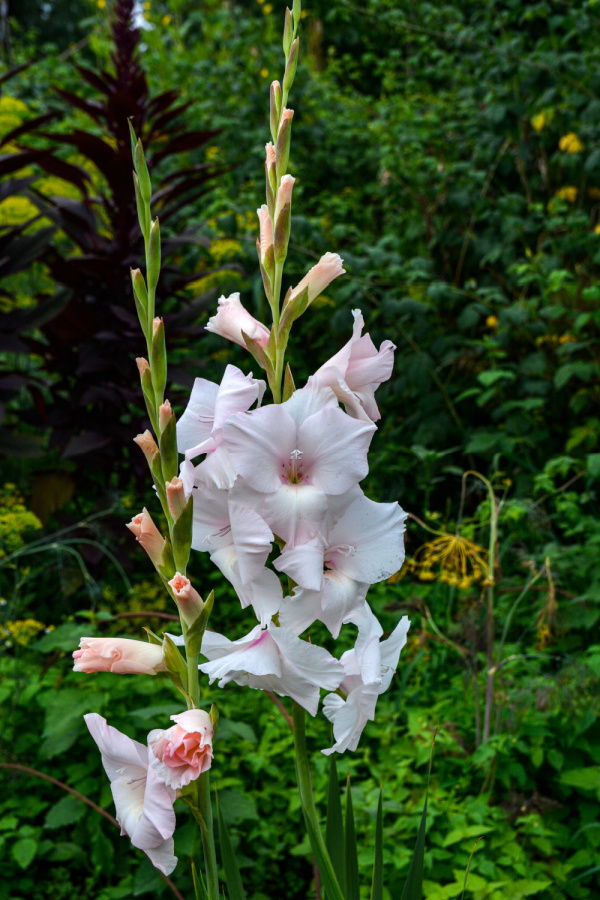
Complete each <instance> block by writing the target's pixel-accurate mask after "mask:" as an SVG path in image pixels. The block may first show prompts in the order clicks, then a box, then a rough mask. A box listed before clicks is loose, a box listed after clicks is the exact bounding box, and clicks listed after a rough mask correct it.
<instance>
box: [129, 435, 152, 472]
mask: <svg viewBox="0 0 600 900" xmlns="http://www.w3.org/2000/svg"><path fill="white" fill-rule="evenodd" d="M133 441H134V443H135V444H137V445H138V447H139V448H140V449H141V451H142V453H143V454H144V456H145V457H146V459H147V461H148V465H149V466H150V467H151V468H152V463H153V461H154V458H155V457H156V454H157V453H158V446H157V444H156V441H155V440H154V437H153V436H152V433H151V432H150V431H148V429H146V431H144V433H143V434H138V435H137V436H136V437H134V439H133Z"/></svg>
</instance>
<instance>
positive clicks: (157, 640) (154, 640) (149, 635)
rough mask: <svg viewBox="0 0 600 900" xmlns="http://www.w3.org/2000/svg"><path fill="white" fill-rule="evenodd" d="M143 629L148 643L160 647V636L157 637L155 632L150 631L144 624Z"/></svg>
mask: <svg viewBox="0 0 600 900" xmlns="http://www.w3.org/2000/svg"><path fill="white" fill-rule="evenodd" d="M142 627H143V629H144V631H145V632H146V637H147V638H148V643H149V644H157V645H158V646H159V647H162V638H159V636H158V635H157V634H154V632H153V631H150V629H149V628H146V626H145V625H143V626H142Z"/></svg>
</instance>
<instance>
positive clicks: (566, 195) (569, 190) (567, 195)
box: [556, 186, 579, 203]
mask: <svg viewBox="0 0 600 900" xmlns="http://www.w3.org/2000/svg"><path fill="white" fill-rule="evenodd" d="M578 193H579V191H578V189H577V188H576V187H572V186H570V187H563V188H561V189H560V190H559V191H557V192H556V196H557V197H560V199H561V200H567V201H568V202H569V203H575V201H576V200H577V194H578Z"/></svg>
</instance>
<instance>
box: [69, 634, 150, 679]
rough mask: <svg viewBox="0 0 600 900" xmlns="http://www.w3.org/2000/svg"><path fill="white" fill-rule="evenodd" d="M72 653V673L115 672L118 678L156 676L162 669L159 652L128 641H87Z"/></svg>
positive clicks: (111, 639) (125, 639) (139, 643)
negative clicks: (73, 662) (121, 676)
mask: <svg viewBox="0 0 600 900" xmlns="http://www.w3.org/2000/svg"><path fill="white" fill-rule="evenodd" d="M79 647H80V649H79V650H75V652H74V653H73V659H74V660H75V664H74V666H73V671H74V672H115V673H116V674H118V675H156V673H157V672H160V671H162V670H163V669H164V668H165V662H164V658H163V650H162V647H160V646H159V645H158V644H147V643H145V642H144V641H134V640H131V639H130V638H87V637H82V638H81V639H80V641H79Z"/></svg>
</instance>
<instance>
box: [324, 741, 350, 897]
mask: <svg viewBox="0 0 600 900" xmlns="http://www.w3.org/2000/svg"><path fill="white" fill-rule="evenodd" d="M325 844H326V846H327V850H328V852H329V858H330V860H331V864H332V866H333V871H334V872H335V874H336V876H337V880H338V881H339V884H340V887H341V889H342V891H344V890H345V874H346V873H345V871H344V820H343V818H342V801H341V800H340V783H339V780H338V773H337V767H336V764H335V757H334V754H333V753H332V754H331V756H330V757H329V790H328V793H327V826H326V829H325Z"/></svg>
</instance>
